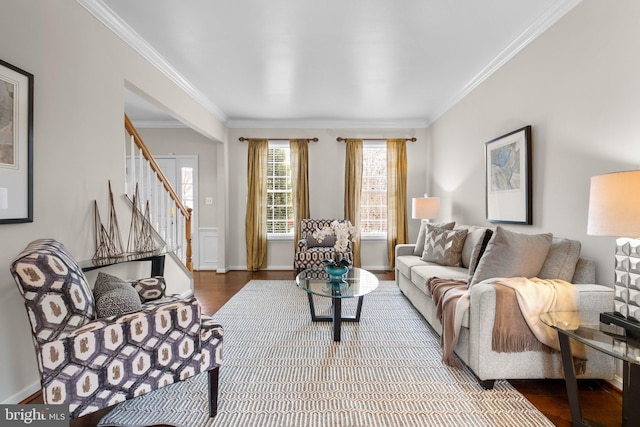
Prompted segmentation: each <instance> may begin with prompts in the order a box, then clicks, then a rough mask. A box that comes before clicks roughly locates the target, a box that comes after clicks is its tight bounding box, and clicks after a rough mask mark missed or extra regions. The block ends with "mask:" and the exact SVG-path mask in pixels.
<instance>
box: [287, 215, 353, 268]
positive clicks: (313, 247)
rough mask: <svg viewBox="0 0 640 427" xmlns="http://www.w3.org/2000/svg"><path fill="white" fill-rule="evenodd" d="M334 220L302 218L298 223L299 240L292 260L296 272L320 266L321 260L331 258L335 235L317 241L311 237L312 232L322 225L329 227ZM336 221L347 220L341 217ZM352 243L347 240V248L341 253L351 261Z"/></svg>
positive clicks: (344, 221)
mask: <svg viewBox="0 0 640 427" xmlns="http://www.w3.org/2000/svg"><path fill="white" fill-rule="evenodd" d="M333 221H335V220H333V219H303V220H302V221H301V223H300V240H298V244H297V246H296V254H295V259H294V261H293V267H294V268H295V269H296V273H299V272H301V271H302V270H306V269H307V268H312V267H321V266H322V260H324V259H327V258H331V256H332V254H333V245H334V244H335V237H327V238H325V239H323V240H322V242H318V241H317V240H316V239H315V238H314V237H313V232H314V231H316V230H320V229H322V228H324V227H329V226H330V225H331V223H332V222H333ZM338 222H341V223H346V222H347V221H346V220H344V219H342V220H338ZM351 248H352V245H351V242H349V245H348V249H347V251H346V252H344V253H343V255H342V256H343V257H344V258H346V259H348V260H349V261H350V262H353V252H352V249H351Z"/></svg>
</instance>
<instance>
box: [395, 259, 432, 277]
mask: <svg viewBox="0 0 640 427" xmlns="http://www.w3.org/2000/svg"><path fill="white" fill-rule="evenodd" d="M427 264H428V263H427V262H426V261H422V260H421V259H420V258H419V257H417V256H415V255H401V256H399V257H397V258H396V267H397V268H398V270H400V273H402V274H404V275H405V276H407V277H408V278H411V269H412V268H413V267H416V266H419V265H427Z"/></svg>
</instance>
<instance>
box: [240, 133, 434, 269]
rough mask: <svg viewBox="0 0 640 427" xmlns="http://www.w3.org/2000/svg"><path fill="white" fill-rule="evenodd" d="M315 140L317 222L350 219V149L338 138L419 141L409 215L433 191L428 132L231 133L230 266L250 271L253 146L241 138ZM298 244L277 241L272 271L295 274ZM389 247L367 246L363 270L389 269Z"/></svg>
mask: <svg viewBox="0 0 640 427" xmlns="http://www.w3.org/2000/svg"><path fill="white" fill-rule="evenodd" d="M241 136H244V137H246V138H314V137H317V138H318V139H319V141H318V142H311V143H310V144H309V204H310V209H311V216H312V217H313V218H343V217H344V162H345V144H344V142H337V141H336V138H337V137H338V136H342V137H349V138H356V137H357V138H365V139H366V138H394V137H411V136H415V137H416V138H417V139H418V140H417V141H416V142H409V143H407V157H408V168H407V169H408V171H407V175H408V176H407V198H408V203H407V205H408V207H407V209H408V210H409V215H410V210H411V198H412V197H421V196H422V195H423V193H424V192H425V191H426V190H427V188H426V182H427V181H426V170H425V165H426V164H427V154H426V153H427V140H426V131H425V129H230V130H229V141H230V143H229V144H228V146H229V163H230V165H231V166H230V168H229V172H230V187H229V209H230V211H231V212H234V213H235V214H234V215H231V216H230V217H229V222H230V224H229V238H228V241H229V246H228V250H229V263H228V266H229V267H230V268H231V269H243V268H246V265H247V264H246V245H245V233H244V230H245V228H244V227H245V212H246V201H247V150H248V149H247V146H248V144H247V142H239V141H238V138H239V137H241ZM419 226H420V223H419V221H418V220H411V219H410V220H409V235H410V238H411V239H412V240H415V237H416V235H417V233H418V228H419ZM293 254H294V247H293V241H272V242H269V246H268V256H267V262H268V267H267V268H268V269H292V268H293ZM386 254H387V249H386V242H385V241H376V242H371V241H363V244H362V254H361V255H362V266H363V267H365V268H372V269H385V268H388V266H389V262H388V260H387V255H386Z"/></svg>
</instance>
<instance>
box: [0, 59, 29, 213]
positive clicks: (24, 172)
mask: <svg viewBox="0 0 640 427" xmlns="http://www.w3.org/2000/svg"><path fill="white" fill-rule="evenodd" d="M20 222H33V75H32V74H30V73H28V72H26V71H24V70H21V69H20V68H18V67H16V66H13V65H11V64H9V63H7V62H4V61H2V60H0V224H11V223H20Z"/></svg>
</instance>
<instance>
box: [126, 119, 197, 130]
mask: <svg viewBox="0 0 640 427" xmlns="http://www.w3.org/2000/svg"><path fill="white" fill-rule="evenodd" d="M131 122H132V123H133V125H134V126H135V127H136V128H139V129H149V128H151V129H154V128H155V129H186V128H188V127H189V126H187V125H185V124H184V123H182V122H180V121H178V120H132V121H131Z"/></svg>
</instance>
